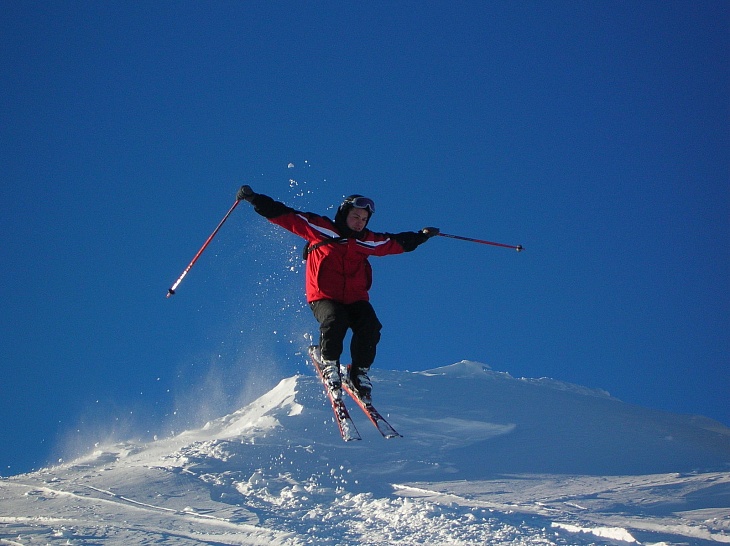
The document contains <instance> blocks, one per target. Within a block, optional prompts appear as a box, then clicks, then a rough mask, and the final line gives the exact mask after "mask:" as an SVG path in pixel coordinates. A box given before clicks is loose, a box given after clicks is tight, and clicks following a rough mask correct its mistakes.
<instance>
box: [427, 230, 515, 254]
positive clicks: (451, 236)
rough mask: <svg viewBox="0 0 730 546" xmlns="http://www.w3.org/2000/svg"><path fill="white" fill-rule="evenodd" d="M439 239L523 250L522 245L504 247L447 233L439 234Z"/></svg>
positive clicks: (501, 244) (500, 244) (499, 244)
mask: <svg viewBox="0 0 730 546" xmlns="http://www.w3.org/2000/svg"><path fill="white" fill-rule="evenodd" d="M439 235H440V236H441V237H449V238H451V239H459V240H460V241H469V242H471V243H480V244H483V245H492V246H502V247H505V248H513V249H515V250H516V251H517V252H522V251H523V250H524V248H522V245H516V246H515V245H505V244H503V243H494V242H492V241H484V240H482V239H472V238H471V237H462V236H461V235H449V234H448V233H439Z"/></svg>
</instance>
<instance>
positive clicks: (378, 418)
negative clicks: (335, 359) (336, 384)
mask: <svg viewBox="0 0 730 546" xmlns="http://www.w3.org/2000/svg"><path fill="white" fill-rule="evenodd" d="M347 371H348V373H347V374H346V375H345V376H344V377H343V378H342V388H343V389H344V390H345V391H346V392H347V394H349V395H350V396H351V397H352V399H353V400H354V401H355V402H356V403H357V405H358V406H360V409H361V410H362V411H363V412H364V413H365V416H366V417H367V418H368V419H369V420H370V422H371V423H372V424H373V425H375V428H377V429H378V431H379V432H380V434H382V435H383V438H387V439H391V438H402V437H403V436H402V435H401V434H399V433H398V432H397V431H396V430H395V429H394V428H393V427H392V426H391V424H390V423H389V422H388V421H386V419H385V417H383V416H382V415H381V414H380V412H379V411H378V410H376V409H375V406H373V403H372V402H370V401H365V400H363V399H362V397H361V396H360V394H359V393H358V392H357V389H355V386H354V385H353V384H352V381H350V374H349V371H350V370H349V367H348V370H347Z"/></svg>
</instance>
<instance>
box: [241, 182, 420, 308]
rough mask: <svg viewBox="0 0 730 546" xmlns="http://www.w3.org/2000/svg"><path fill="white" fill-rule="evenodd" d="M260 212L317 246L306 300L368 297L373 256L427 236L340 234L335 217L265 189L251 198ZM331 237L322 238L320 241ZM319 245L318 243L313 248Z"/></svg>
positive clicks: (366, 232)
mask: <svg viewBox="0 0 730 546" xmlns="http://www.w3.org/2000/svg"><path fill="white" fill-rule="evenodd" d="M252 204H253V205H254V207H255V210H256V212H258V213H259V214H261V215H262V216H264V217H266V218H268V219H269V221H270V222H272V223H274V224H276V225H278V226H281V227H283V228H284V229H287V230H289V231H291V232H292V233H294V234H295V235H298V236H299V237H302V238H303V239H305V240H307V241H308V242H309V243H310V245H312V247H313V249H312V251H311V252H310V253H309V255H308V256H307V269H306V279H305V284H306V296H307V301H308V302H313V301H317V300H322V299H329V300H335V301H338V302H341V303H345V304H348V303H354V302H356V301H363V300H364V301H368V300H369V299H370V298H369V295H368V290H370V286H371V285H372V281H373V278H372V268H371V267H370V262H369V261H368V258H369V257H370V256H385V255H388V254H401V253H403V252H408V251H411V250H414V249H415V248H416V247H417V246H418V245H419V244H421V243H422V242H424V241H425V240H427V237H426V236H425V235H423V234H422V233H417V232H403V233H397V234H391V233H374V232H372V231H370V230H368V229H365V230H363V231H362V232H360V233H358V234H352V235H357V236H356V237H355V236H353V237H349V238H346V239H344V240H337V241H327V240H328V239H332V238H339V237H342V234H341V231H340V229H338V227H337V225H336V224H335V222H334V221H332V220H330V219H329V218H327V217H325V216H320V215H318V214H314V213H311V212H300V211H297V210H294V209H292V208H290V207H288V206H286V205H284V204H283V203H279V202H278V201H274V200H273V199H271V198H270V197H268V196H266V195H262V194H258V195H256V197H255V198H254V199H253V200H252ZM322 241H327V242H325V243H324V244H321V245H317V243H319V242H322ZM315 246H316V248H314V247H315Z"/></svg>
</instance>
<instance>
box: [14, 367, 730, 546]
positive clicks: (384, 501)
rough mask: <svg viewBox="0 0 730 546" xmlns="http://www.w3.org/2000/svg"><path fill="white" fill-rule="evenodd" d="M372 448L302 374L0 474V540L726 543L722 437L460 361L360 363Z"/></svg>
mask: <svg viewBox="0 0 730 546" xmlns="http://www.w3.org/2000/svg"><path fill="white" fill-rule="evenodd" d="M373 379H374V385H375V387H374V388H375V390H374V393H375V402H376V405H377V406H378V409H379V410H380V411H381V412H382V413H383V414H385V415H386V417H388V419H389V420H390V421H391V422H392V424H393V425H394V426H395V427H396V428H397V429H398V430H399V432H401V433H402V434H403V435H404V437H403V438H397V439H392V440H384V439H383V438H382V437H381V436H380V434H379V433H378V432H377V431H376V430H375V429H374V428H373V427H372V425H370V423H369V422H368V421H366V419H365V417H364V416H363V415H362V413H361V412H360V411H359V410H358V409H357V407H356V406H355V405H354V404H352V403H351V404H350V406H351V408H352V414H353V417H354V419H355V421H356V424H357V426H358V427H359V429H360V431H361V433H362V436H363V441H361V442H351V443H347V444H345V443H343V442H342V441H341V440H340V438H339V433H338V432H337V429H336V426H335V424H334V423H333V421H332V418H331V410H330V408H329V406H328V403H327V401H326V399H325V396H324V393H323V391H322V387H321V385H320V383H319V382H318V380H316V379H315V378H314V377H313V376H312V377H309V376H296V377H290V378H287V379H284V380H282V381H281V383H280V384H279V385H278V386H277V387H276V388H274V389H273V390H272V391H270V392H269V393H267V394H266V395H264V396H262V397H261V398H259V399H258V400H256V401H255V402H253V403H251V404H249V405H248V406H246V407H244V408H242V409H240V410H238V411H236V412H234V413H232V414H230V415H227V416H225V417H222V418H220V419H217V420H215V421H212V422H210V423H208V424H207V425H205V426H204V427H202V428H201V429H198V430H190V431H186V432H184V433H182V434H179V435H177V436H175V437H172V438H167V439H164V440H158V441H155V442H152V443H148V444H139V443H135V442H127V443H120V444H115V445H108V446H104V447H100V448H99V449H97V450H96V451H94V452H93V453H90V454H88V455H87V456H84V457H82V458H79V459H77V460H74V461H71V462H68V463H64V464H61V465H59V466H56V467H52V468H47V469H43V470H40V471H37V472H33V473H30V474H23V475H18V476H12V477H8V478H4V479H2V480H0V544H71V545H77V544H78V545H80V544H114V545H116V544H119V545H125V546H126V545H130V544H170V545H172V544H174V545H193V544H215V545H221V544H231V545H300V544H325V545H327V544H332V545H340V544H368V545H391V544H396V543H398V544H421V545H423V544H427V545H442V544H450V545H477V544H479V545H483V544H490V545H557V544H561V545H566V544H571V545H587V544H655V545H659V544H663V545H675V544H676V545H679V544H697V545H705V544H715V545H716V544H723V543H726V544H727V543H730V472H728V468H729V467H728V463H729V462H730V429H728V428H726V427H724V426H722V425H721V424H719V423H716V422H714V421H710V420H708V419H705V418H702V417H690V416H682V415H674V414H668V413H662V412H658V411H652V410H648V409H644V408H641V407H637V406H632V405H628V404H624V403H622V402H620V401H619V400H616V399H614V398H611V397H610V396H609V395H608V394H607V393H605V392H603V391H595V390H590V389H587V388H584V387H580V386H576V385H568V384H565V383H560V382H557V381H553V380H548V379H517V378H513V377H511V376H510V375H509V374H506V373H502V372H494V371H491V370H490V369H489V368H488V367H486V366H484V365H482V364H479V363H475V362H467V361H464V362H460V363H457V364H454V365H452V366H446V367H443V368H438V369H434V370H429V371H427V372H415V373H413V372H395V371H385V370H378V371H376V372H375V373H374V374H373Z"/></svg>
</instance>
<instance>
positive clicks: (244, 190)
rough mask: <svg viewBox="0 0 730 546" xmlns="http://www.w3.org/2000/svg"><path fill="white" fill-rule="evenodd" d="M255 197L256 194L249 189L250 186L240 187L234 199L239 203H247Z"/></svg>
mask: <svg viewBox="0 0 730 546" xmlns="http://www.w3.org/2000/svg"><path fill="white" fill-rule="evenodd" d="M254 197H256V194H255V193H254V191H253V190H252V189H251V186H247V185H244V186H241V188H240V189H239V190H238V193H237V194H236V199H238V200H239V201H248V202H249V203H250V202H251V200H252V199H253V198H254Z"/></svg>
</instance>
